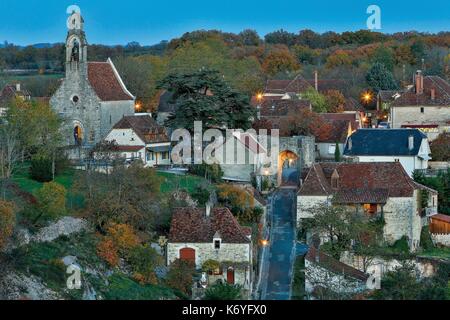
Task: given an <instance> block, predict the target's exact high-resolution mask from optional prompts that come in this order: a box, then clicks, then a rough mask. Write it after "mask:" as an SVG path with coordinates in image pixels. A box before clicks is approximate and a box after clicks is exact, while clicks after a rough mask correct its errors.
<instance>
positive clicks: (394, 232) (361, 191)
mask: <svg viewBox="0 0 450 320" xmlns="http://www.w3.org/2000/svg"><path fill="white" fill-rule="evenodd" d="M425 196H426V197H427V199H426V200H425V201H422V199H423V198H422V197H425ZM437 202H438V199H437V192H436V191H435V190H433V189H430V188H428V187H425V186H423V185H421V184H418V183H416V182H415V181H414V180H412V179H411V178H410V177H409V176H408V175H407V174H406V172H405V170H404V169H403V167H402V165H401V164H400V163H399V162H367V163H330V162H322V163H317V164H314V165H313V166H312V167H311V168H310V170H309V171H308V173H307V175H306V177H305V179H304V181H303V182H302V185H301V187H300V190H299V192H298V195H297V220H298V222H299V223H300V225H301V223H302V220H303V219H314V214H315V212H316V211H315V210H313V208H315V207H317V206H320V205H329V206H344V207H346V208H348V209H349V210H355V211H356V212H360V213H364V214H366V215H368V216H369V217H371V218H382V219H383V220H384V223H385V224H384V227H383V236H384V239H385V240H386V241H387V242H388V243H390V244H393V243H394V242H395V241H397V240H399V239H401V238H402V237H406V238H407V239H408V241H409V245H410V249H411V250H412V251H413V250H415V249H416V248H417V247H418V246H419V244H420V233H421V230H422V227H423V226H424V225H426V224H427V223H428V221H427V220H428V217H429V216H431V215H433V214H436V213H437ZM423 203H426V205H424V206H423V207H422V204H423Z"/></svg>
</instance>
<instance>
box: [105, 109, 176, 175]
mask: <svg viewBox="0 0 450 320" xmlns="http://www.w3.org/2000/svg"><path fill="white" fill-rule="evenodd" d="M104 140H105V141H110V142H112V141H114V142H115V143H117V146H115V148H114V149H116V150H117V152H118V153H119V154H120V157H121V158H125V159H127V160H136V159H140V160H141V161H142V163H143V164H144V165H145V166H147V167H155V166H165V165H170V163H171V161H170V147H171V142H170V139H169V137H168V136H167V133H166V129H165V128H164V127H161V126H160V125H158V124H157V123H156V121H155V120H153V118H152V117H151V116H150V115H149V114H146V113H144V114H135V115H134V116H125V117H123V118H122V119H120V120H119V122H117V123H116V124H115V125H114V126H113V128H112V129H111V131H110V132H109V133H108V134H107V135H106V137H105V139H104Z"/></svg>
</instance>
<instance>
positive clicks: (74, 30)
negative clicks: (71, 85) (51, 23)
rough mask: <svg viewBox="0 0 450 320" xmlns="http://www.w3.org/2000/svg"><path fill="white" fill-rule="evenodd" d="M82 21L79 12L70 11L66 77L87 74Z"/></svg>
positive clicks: (85, 44) (85, 45) (85, 46)
mask: <svg viewBox="0 0 450 320" xmlns="http://www.w3.org/2000/svg"><path fill="white" fill-rule="evenodd" d="M83 27H84V20H83V17H82V16H81V14H80V12H79V11H75V10H74V11H72V13H71V14H70V16H69V18H68V19H67V28H68V29H69V31H68V33H67V39H66V77H70V75H73V74H77V75H79V76H85V75H86V74H87V41H86V35H85V33H84V31H83Z"/></svg>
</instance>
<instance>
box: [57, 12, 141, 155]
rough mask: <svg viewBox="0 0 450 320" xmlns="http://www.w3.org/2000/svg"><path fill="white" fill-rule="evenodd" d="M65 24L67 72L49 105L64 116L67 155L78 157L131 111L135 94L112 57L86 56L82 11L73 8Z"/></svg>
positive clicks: (86, 45)
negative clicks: (95, 58) (102, 59)
mask: <svg viewBox="0 0 450 320" xmlns="http://www.w3.org/2000/svg"><path fill="white" fill-rule="evenodd" d="M67 26H68V27H69V31H68V33H67V38H66V62H65V68H66V74H65V77H64V79H63V80H62V81H61V84H60V86H59V88H58V89H57V90H56V92H55V93H54V95H53V96H52V97H51V99H50V105H51V107H52V109H53V110H54V111H55V112H56V113H57V114H58V115H59V116H60V117H61V118H62V119H63V120H64V124H65V128H64V135H65V140H66V146H67V147H68V148H67V149H68V150H69V156H70V157H72V158H78V157H80V156H82V154H84V153H85V152H87V151H88V150H89V149H91V148H92V147H93V146H94V145H95V144H97V143H98V142H100V141H101V140H102V139H103V138H104V137H105V136H106V134H107V133H108V132H109V131H110V129H111V128H112V127H113V125H114V124H115V123H117V122H118V121H119V120H120V119H122V117H124V116H129V115H133V114H134V108H135V97H134V96H133V95H132V94H131V93H130V92H129V91H128V89H127V88H126V86H125V84H124V82H123V81H122V79H121V77H120V75H119V73H118V71H117V69H116V68H115V66H114V64H113V62H112V60H111V59H108V60H107V61H106V62H92V61H88V60H87V50H88V44H87V40H86V35H85V32H84V30H83V28H84V20H83V18H82V17H81V15H80V14H79V13H77V12H73V13H72V14H71V15H70V17H69V19H68V23H67Z"/></svg>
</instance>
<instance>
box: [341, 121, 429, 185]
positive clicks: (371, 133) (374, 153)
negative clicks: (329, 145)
mask: <svg viewBox="0 0 450 320" xmlns="http://www.w3.org/2000/svg"><path fill="white" fill-rule="evenodd" d="M430 154H431V150H430V145H429V143H428V138H427V136H426V135H425V134H424V133H423V132H421V131H420V130H418V129H359V130H357V131H356V132H354V133H353V134H352V135H351V136H350V137H349V138H348V139H347V143H346V144H345V148H344V157H346V158H352V159H354V160H355V161H358V162H400V163H401V165H402V166H403V168H404V169H405V171H406V172H407V173H408V175H409V176H410V177H412V174H413V172H414V170H422V169H427V168H428V160H430V159H431V157H430Z"/></svg>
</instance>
